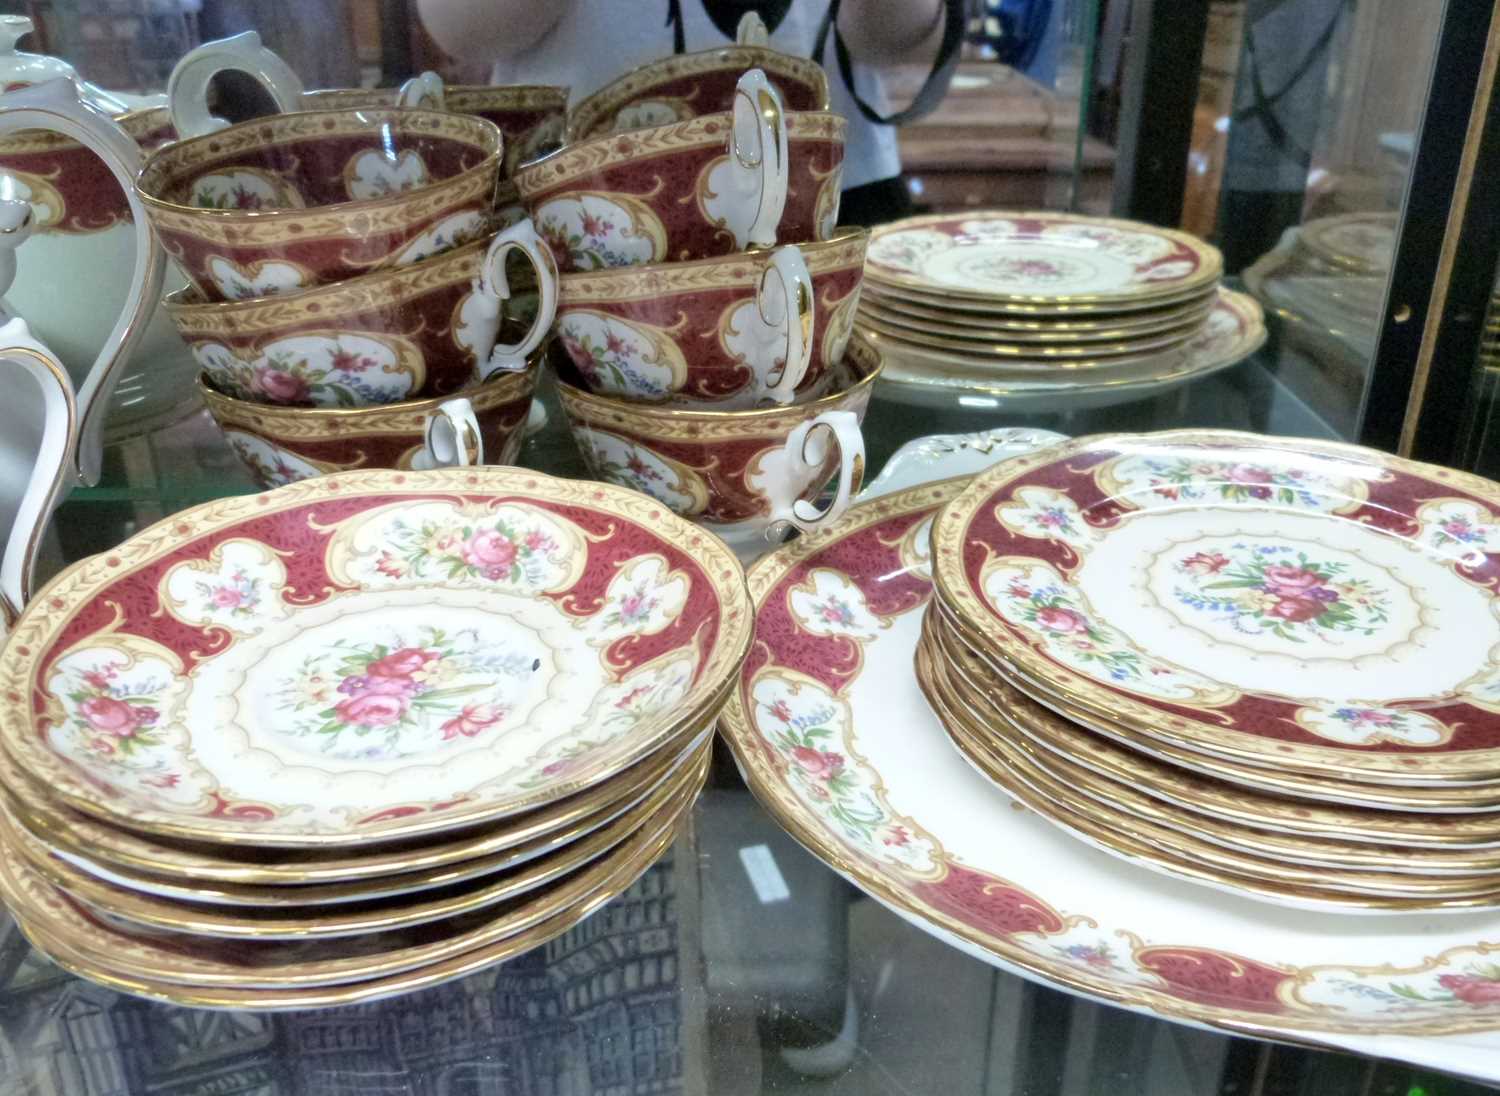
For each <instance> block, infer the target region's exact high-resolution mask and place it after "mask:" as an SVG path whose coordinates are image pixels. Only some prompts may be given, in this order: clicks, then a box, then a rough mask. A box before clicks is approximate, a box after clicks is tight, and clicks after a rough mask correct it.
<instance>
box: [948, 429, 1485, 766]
mask: <svg viewBox="0 0 1500 1096" xmlns="http://www.w3.org/2000/svg"><path fill="white" fill-rule="evenodd" d="M1143 442H1145V443H1151V444H1155V445H1188V446H1192V445H1199V446H1202V445H1211V444H1213V443H1220V444H1223V443H1230V444H1231V445H1235V446H1238V447H1239V448H1241V449H1252V450H1260V451H1266V450H1271V451H1275V452H1279V453H1282V454H1289V455H1292V456H1299V455H1305V456H1307V457H1310V458H1330V457H1331V458H1335V459H1341V460H1346V461H1348V462H1350V463H1353V464H1358V465H1361V466H1364V467H1368V468H1371V469H1373V470H1376V471H1380V472H1390V471H1395V472H1400V473H1403V474H1405V475H1408V476H1413V477H1415V478H1417V479H1420V480H1423V481H1426V482H1428V483H1433V484H1442V485H1443V486H1444V487H1446V488H1451V489H1456V490H1459V491H1463V492H1466V493H1468V494H1470V495H1473V496H1474V497H1476V498H1478V499H1481V500H1485V501H1486V502H1488V503H1489V504H1490V505H1493V506H1497V507H1500V485H1497V484H1495V483H1493V482H1491V481H1489V480H1486V479H1482V478H1480V477H1478V476H1474V475H1471V474H1469V473H1466V472H1457V471H1454V470H1453V469H1448V468H1441V467H1438V466H1436V465H1429V464H1421V463H1419V462H1416V461H1410V460H1405V459H1403V458H1400V457H1392V456H1389V455H1387V454H1384V453H1380V452H1378V451H1376V450H1372V449H1366V448H1363V447H1361V446H1357V445H1349V444H1346V443H1342V442H1324V441H1312V440H1307V439H1296V438H1291V439H1284V438H1274V437H1267V436H1263V435H1259V434H1250V433H1245V432H1242V431H1234V430H1167V431H1159V432H1155V433H1147V434H1095V435H1090V436H1087V437H1082V438H1076V439H1074V440H1073V441H1070V442H1065V443H1062V444H1060V445H1059V446H1057V447H1056V448H1055V449H1053V450H1049V451H1048V453H1046V454H1042V455H1040V456H1037V455H1028V456H1023V457H1018V458H1017V459H1015V460H1013V461H1006V462H1005V463H1004V464H1003V465H1001V466H998V467H997V468H995V469H992V470H990V471H988V472H983V473H981V474H980V475H979V476H977V477H976V478H975V480H974V482H973V483H972V484H971V485H970V487H969V489H968V490H966V491H965V492H964V494H963V495H961V496H960V497H959V498H957V499H955V500H954V501H953V503H952V505H950V506H949V507H947V508H946V509H945V510H944V512H943V514H942V516H941V517H940V518H939V520H938V521H937V522H936V523H935V526H934V529H933V561H934V566H933V579H934V586H935V588H936V590H937V596H938V598H939V600H940V601H941V602H942V604H943V605H944V606H945V607H946V608H947V609H948V610H949V611H950V614H951V615H952V616H954V617H956V618H957V619H959V620H961V621H962V622H963V624H964V625H965V629H966V631H968V632H969V633H970V634H972V635H976V636H982V637H983V649H984V650H985V651H986V652H987V653H989V654H991V655H993V657H994V658H996V659H999V660H1001V661H1002V662H1004V663H1005V665H1006V666H1007V667H1011V666H1014V668H1015V671H1016V672H1017V673H1020V674H1023V675H1025V676H1026V677H1027V678H1028V679H1031V680H1034V681H1037V682H1039V683H1040V684H1041V685H1042V687H1044V688H1045V690H1046V692H1047V694H1048V695H1049V696H1051V697H1055V698H1056V699H1057V700H1058V701H1059V702H1060V703H1061V704H1062V705H1063V706H1065V707H1066V708H1067V709H1069V710H1070V711H1071V712H1078V713H1088V714H1089V715H1090V716H1097V717H1098V718H1100V719H1103V720H1107V721H1110V722H1115V723H1119V724H1122V725H1124V726H1127V727H1129V728H1131V729H1132V730H1133V731H1136V732H1138V733H1140V734H1143V735H1145V736H1147V737H1148V738H1151V739H1154V740H1158V741H1168V742H1172V743H1175V744H1177V745H1180V746H1182V747H1183V748H1185V749H1188V750H1192V751H1196V752H1212V753H1214V754H1217V755H1218V756H1220V757H1223V758H1226V759H1229V760H1232V761H1236V762H1240V763H1243V764H1250V765H1257V764H1258V765H1260V766H1264V767H1266V768H1272V769H1283V770H1285V769H1296V770H1299V771H1301V772H1303V773H1306V774H1313V775H1320V776H1329V777H1332V778H1334V779H1336V780H1346V781H1347V780H1350V779H1351V777H1354V776H1356V775H1357V777H1358V778H1359V780H1360V781H1361V782H1363V783H1365V784H1373V785H1377V786H1379V787H1380V788H1384V787H1386V786H1394V787H1411V786H1422V785H1427V786H1445V785H1446V786H1449V787H1451V786H1453V782H1454V779H1455V778H1457V779H1461V780H1465V781H1469V782H1471V783H1477V782H1484V781H1490V782H1495V781H1496V780H1497V778H1500V749H1497V748H1488V749H1478V750H1464V751H1454V752H1451V753H1448V754H1434V755H1427V756H1421V755H1414V754H1403V755H1400V757H1401V763H1400V764H1397V763H1395V762H1394V761H1393V758H1392V756H1391V755H1389V754H1387V755H1381V754H1371V753H1363V752H1361V751H1359V750H1357V749H1343V750H1340V749H1335V748H1333V747H1329V746H1320V745H1307V744H1303V743H1283V742H1279V741H1278V742H1276V743H1274V744H1272V743H1268V742H1267V741H1266V740H1264V739H1260V738H1258V737H1256V736H1255V735H1254V734H1251V733H1249V732H1244V731H1232V730H1225V729H1223V728H1222V727H1220V726H1218V725H1217V724H1215V723H1211V722H1209V721H1208V720H1207V719H1195V718H1192V717H1189V716H1169V715H1168V714H1167V713H1166V712H1164V711H1163V710H1162V709H1161V708H1160V707H1157V706H1155V705H1153V704H1149V703H1146V702H1144V701H1141V700H1138V699H1136V698H1135V697H1134V696H1131V695H1126V694H1124V693H1123V692H1120V691H1115V690H1112V689H1109V688H1107V687H1105V686H1102V685H1100V684H1099V683H1098V682H1096V681H1094V680H1093V679H1091V678H1088V677H1087V676H1086V675H1084V674H1081V673H1078V672H1076V671H1073V670H1070V669H1068V668H1066V667H1063V666H1060V665H1057V664H1054V663H1052V662H1051V661H1050V660H1047V659H1045V658H1043V657H1042V656H1040V655H1039V654H1037V653H1036V652H1035V651H1034V650H1033V649H1032V648H1031V647H1030V645H1029V644H1028V643H1026V642H1025V641H1024V640H1023V639H1022V638H1021V637H1019V636H1018V635H1016V634H1013V633H1012V631H1011V630H1010V629H1009V627H1008V626H1006V624H1005V623H1004V622H1003V621H1002V620H1001V619H1000V618H998V617H997V616H995V615H994V614H993V613H992V612H991V611H990V610H989V609H988V608H987V606H986V605H985V604H984V603H983V601H982V600H981V599H980V598H979V597H978V596H977V595H976V594H975V593H974V592H973V591H972V590H971V589H970V588H969V584H968V581H967V578H966V576H965V575H964V573H963V563H962V558H963V552H964V544H965V543H966V539H967V536H968V527H969V525H970V523H971V522H972V521H973V519H974V516H975V515H976V514H977V513H978V511H979V510H980V509H981V508H983V507H984V506H985V505H986V504H987V501H988V500H989V499H990V498H992V497H993V496H994V495H995V494H996V493H997V492H999V491H1001V490H1003V489H1004V488H1005V487H1006V485H1007V484H1010V483H1013V482H1015V480H1016V479H1018V478H1019V477H1021V476H1024V475H1026V474H1028V473H1029V472H1031V471H1033V470H1034V469H1036V468H1037V467H1039V466H1041V465H1042V464H1051V463H1054V462H1061V461H1066V460H1067V459H1068V458H1069V457H1072V456H1074V455H1077V454H1081V453H1086V452H1089V451H1091V450H1096V449H1099V448H1102V447H1110V446H1114V447H1119V446H1127V447H1130V448H1138V447H1139V446H1140V445H1141V444H1142V443H1143ZM1492 791H1493V789H1492Z"/></svg>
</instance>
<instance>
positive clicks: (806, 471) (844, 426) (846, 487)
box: [768, 411, 865, 533]
mask: <svg viewBox="0 0 1500 1096" xmlns="http://www.w3.org/2000/svg"><path fill="white" fill-rule="evenodd" d="M830 444H833V445H836V446H838V453H839V485H838V490H837V491H836V492H835V493H834V496H833V501H832V502H830V503H829V504H828V505H827V506H826V507H824V508H823V509H822V510H819V509H818V508H817V507H816V506H814V505H813V504H812V503H811V502H808V501H807V500H806V499H796V500H795V501H793V502H792V504H791V506H790V507H788V508H786V509H784V510H782V511H781V512H780V513H776V514H773V515H772V516H771V525H770V528H769V530H768V532H771V533H775V532H779V531H784V530H785V528H786V526H788V525H792V526H795V527H796V528H798V529H800V530H802V532H804V533H811V532H814V531H815V530H817V529H821V528H823V526H825V525H828V524H830V523H831V522H835V521H837V520H838V519H839V518H840V517H842V516H843V513H844V511H845V510H847V509H849V502H850V500H852V499H853V498H854V496H855V495H856V494H858V493H859V489H860V487H861V486H862V485H863V483H864V478H865V439H864V435H863V434H861V433H860V429H859V419H858V417H856V416H855V414H854V412H853V411H824V412H823V413H822V414H821V415H819V416H818V417H817V418H815V419H809V420H808V421H807V422H804V423H802V424H801V425H800V426H798V427H797V428H796V429H795V430H793V431H792V432H791V433H790V434H788V435H787V439H786V443H785V444H784V445H783V446H782V452H783V453H784V454H785V456H786V469H787V473H786V474H787V476H788V477H790V478H791V479H792V480H793V481H795V480H797V479H799V478H801V477H803V476H812V475H815V474H816V473H817V471H818V469H819V468H822V467H823V462H824V461H825V460H826V459H827V457H828V446H829V445H830Z"/></svg>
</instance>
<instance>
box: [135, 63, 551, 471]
mask: <svg viewBox="0 0 1500 1096" xmlns="http://www.w3.org/2000/svg"><path fill="white" fill-rule="evenodd" d="M246 50H249V51H251V53H250V54H247V53H246V52H245V51H246ZM265 54H266V51H264V50H262V49H261V47H260V46H259V43H258V41H256V40H254V38H253V36H251V37H250V38H248V39H246V38H241V39H236V40H233V41H230V42H223V43H214V44H212V46H210V47H208V49H207V50H205V51H201V52H200V53H198V54H194V55H190V56H189V57H188V58H185V59H184V61H183V63H182V64H181V65H180V66H179V68H178V72H177V74H176V75H174V79H173V87H172V89H171V90H172V106H173V110H174V117H177V116H180V117H181V118H182V127H181V131H182V132H191V131H193V130H194V129H210V130H211V132H208V133H204V134H203V135H201V136H196V137H191V138H190V139H187V140H182V141H179V142H177V143H176V144H173V145H170V146H167V147H165V148H163V149H160V150H158V151H157V152H156V153H155V154H154V155H153V156H152V157H151V158H150V159H149V160H148V161H147V163H146V165H145V167H144V168H143V169H142V171H141V174H140V176H139V179H138V181H137V192H138V196H139V198H140V201H141V203H142V205H143V206H144V208H145V211H146V215H147V216H148V217H149V218H150V220H151V223H152V226H153V227H154V228H155V230H156V233H157V236H158V237H159V239H160V240H161V242H162V245H163V246H164V247H165V248H166V251H167V253H168V254H169V255H170V256H171V257H172V258H173V259H175V260H176V262H177V264H178V266H179V267H181V269H182V271H183V273H184V274H185V275H186V276H187V279H188V282H189V286H188V287H187V288H186V289H183V290H181V291H179V292H177V293H174V294H172V295H170V296H169V297H168V298H167V300H166V302H165V303H166V307H167V310H168V311H169V313H170V314H171V317H172V320H173V322H174V323H175V324H176V326H177V330H178V331H179V332H180V333H181V334H182V336H183V338H184V339H185V340H186V341H187V343H188V345H189V346H190V348H191V350H192V353H193V355H194V357H195V358H196V359H197V361H198V363H199V364H200V365H201V367H202V369H203V372H202V375H201V376H200V378H199V385H200V387H201V389H202V394H203V398H204V401H205V402H206V403H207V405H208V408H209V411H210V412H211V413H212V414H213V416H214V419H215V420H216V421H217V422H218V424H219V426H220V427H221V428H222V429H223V431H224V435H225V437H226V439H227V440H228V441H229V443H230V445H231V446H232V447H233V449H234V450H235V452H236V453H237V454H238V455H239V456H240V458H241V459H242V460H243V461H244V463H245V465H246V467H247V468H248V469H249V470H250V472H251V474H252V475H253V476H254V478H255V479H256V480H257V481H258V482H259V483H260V484H261V485H262V486H275V485H279V484H283V483H288V482H291V481H293V480H299V479H303V478H306V477H308V476H314V475H320V474H323V473H327V472H334V471H340V470H344V469H349V468H423V467H434V466H438V465H452V464H477V463H491V464H500V463H509V462H511V461H512V460H513V459H514V457H515V455H516V452H517V451H518V449H519V447H520V444H521V441H522V438H523V434H524V424H525V422H526V420H527V416H528V412H529V410H530V407H531V398H532V391H533V389H534V387H535V384H536V376H537V371H538V366H539V361H540V354H541V347H542V344H543V342H544V340H545V338H546V335H547V332H548V329H549V327H550V326H551V322H552V304H553V301H554V300H555V293H556V270H555V268H554V266H553V264H552V259H551V255H550V252H549V251H548V249H547V248H546V246H545V245H544V244H542V242H541V240H540V239H539V238H538V236H537V235H536V233H535V231H534V230H533V229H532V227H531V225H530V223H529V222H527V221H524V220H523V221H521V222H519V223H515V224H512V225H510V226H509V227H507V228H504V229H498V228H497V224H498V221H497V217H496V208H495V204H496V196H497V192H498V188H499V185H500V183H501V182H502V180H503V179H504V178H505V171H504V163H505V154H506V146H505V138H504V136H503V135H502V133H501V130H500V129H499V128H498V127H497V126H496V125H495V124H494V122H492V121H490V120H489V119H487V118H483V117H480V116H478V115H477V114H470V113H466V112H460V111H459V110H453V111H448V110H426V109H398V108H397V107H394V106H385V105H381V103H380V101H379V100H373V101H371V100H368V97H370V96H384V97H387V98H391V97H392V96H391V93H390V92H368V93H365V92H350V93H343V92H339V93H312V94H309V95H306V96H304V95H303V94H302V93H301V90H300V85H298V86H295V87H294V88H293V89H292V90H291V91H290V92H288V91H287V88H286V86H285V85H286V82H287V79H290V80H292V81H294V80H295V77H289V78H287V79H283V80H282V81H281V82H280V91H279V93H278V94H277V95H276V98H277V99H278V102H282V100H285V102H282V105H283V106H284V107H288V108H289V109H290V112H289V113H283V114H279V115H274V116H272V117H268V118H260V119H256V120H253V121H248V122H242V123H240V124H238V125H233V126H228V127H226V128H214V125H213V120H212V119H211V118H210V116H209V115H208V114H207V112H206V110H205V109H201V104H199V103H197V102H196V99H197V98H201V96H202V95H203V93H204V91H205V90H206V87H207V83H208V77H209V76H211V75H212V73H213V72H215V71H217V70H218V69H221V68H247V67H248V68H254V67H257V65H256V64H255V63H252V62H255V56H254V55H265ZM270 56H271V57H272V58H274V55H270ZM283 67H284V66H283ZM415 84H416V85H417V86H418V90H419V91H421V90H423V89H422V88H421V86H420V85H421V81H418V82H415ZM528 90H538V89H528ZM540 90H546V91H553V92H558V93H560V94H561V95H565V92H562V89H540ZM350 95H353V96H365V97H367V98H364V99H348V101H347V102H346V101H345V99H341V98H339V96H345V98H347V97H348V96H350ZM424 96H425V98H424V100H423V101H433V102H434V103H435V105H436V104H440V103H442V89H441V88H440V87H439V88H437V89H426V91H425V92H424ZM553 99H554V100H556V101H557V107H556V109H557V110H560V109H561V105H560V104H561V99H560V98H559V97H558V96H553ZM406 101H407V99H406V97H405V93H404V92H403V96H402V98H400V99H397V100H396V102H398V103H405V102H406ZM372 102H373V105H372ZM325 104H331V105H332V107H333V108H332V109H320V108H321V107H323V106H324V105H325ZM549 109H551V108H549ZM536 124H537V125H541V123H536ZM543 128H545V127H543ZM508 261H509V263H510V266H511V269H509V270H507V265H508ZM513 290H519V291H517V292H513Z"/></svg>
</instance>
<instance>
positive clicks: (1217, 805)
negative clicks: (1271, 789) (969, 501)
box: [934, 613, 1500, 871]
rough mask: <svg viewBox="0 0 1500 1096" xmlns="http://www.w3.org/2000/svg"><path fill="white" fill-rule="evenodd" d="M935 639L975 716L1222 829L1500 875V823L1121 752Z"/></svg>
mask: <svg viewBox="0 0 1500 1096" xmlns="http://www.w3.org/2000/svg"><path fill="white" fill-rule="evenodd" d="M939 616H940V617H942V614H941V613H940V614H939ZM934 632H935V634H936V636H937V638H938V641H939V642H940V643H941V644H942V646H943V654H944V661H943V667H944V669H945V670H946V671H947V672H949V673H950V674H953V675H955V676H956V677H958V678H961V679H962V680H963V681H964V682H965V684H966V685H967V686H968V687H969V688H970V689H971V690H972V692H971V694H970V695H969V696H968V697H967V698H966V700H967V702H968V703H969V704H970V705H971V706H980V705H982V707H983V710H984V711H985V712H987V713H989V714H991V715H993V716H994V717H995V718H997V719H999V720H1001V721H1002V722H1003V724H1004V726H1005V727H1006V729H1007V730H1008V731H1010V732H1013V733H1014V734H1017V735H1020V736H1022V737H1024V738H1025V739H1026V740H1027V741H1028V742H1030V743H1032V744H1034V745H1036V746H1038V747H1040V748H1042V749H1045V750H1049V751H1051V752H1053V753H1055V754H1057V755H1059V756H1061V757H1065V758H1067V759H1068V760H1069V761H1070V762H1072V763H1074V764H1075V765H1080V766H1083V767H1085V768H1087V769H1089V770H1090V771H1091V772H1094V773H1097V774H1099V775H1101V776H1105V777H1108V778H1109V779H1111V780H1113V781H1118V782H1121V783H1124V784H1127V785H1129V786H1131V787H1134V788H1139V789H1140V790H1142V791H1144V792H1146V793H1148V794H1150V795H1153V796H1155V797H1156V798H1158V799H1161V800H1163V801H1165V802H1168V803H1171V804H1174V805H1175V806H1178V807H1183V808H1186V809H1187V810H1191V811H1195V812H1197V813H1199V814H1202V815H1205V816H1206V817H1209V818H1214V819H1218V820H1219V821H1221V822H1227V823H1230V824H1234V825H1244V826H1252V827H1256V828H1258V829H1263V830H1270V831H1273V832H1280V833H1285V834H1301V835H1309V836H1329V835H1337V836H1338V837H1340V838H1341V839H1342V840H1345V841H1348V842H1364V843H1366V844H1369V845H1371V846H1372V847H1375V848H1378V847H1379V846H1389V845H1396V846H1400V847H1403V848H1409V849H1417V848H1420V849H1423V850H1426V852H1427V854H1428V855H1435V854H1437V853H1439V852H1442V853H1444V858H1443V861H1442V862H1444V863H1452V864H1453V865H1455V866H1457V867H1461V868H1464V869H1466V870H1471V871H1479V870H1492V869H1494V868H1500V813H1497V812H1493V811H1492V812H1488V813H1479V812H1473V813H1462V814H1436V815H1435V814H1433V813H1418V812H1416V811H1397V810H1387V809H1376V808H1370V807H1360V806H1345V805H1343V804H1339V803H1330V802H1327V801H1326V800H1313V799H1306V798H1303V799H1298V798H1294V797H1292V796H1291V795H1288V794H1275V793H1266V792H1258V791H1255V790H1253V789H1251V788H1248V787H1245V786H1243V785H1238V784H1232V783H1230V782H1228V781H1225V780H1218V779H1214V778H1212V777H1208V776H1203V775H1200V774H1198V773H1196V772H1194V771H1193V770H1191V769H1187V768H1184V767H1182V766H1180V765H1174V764H1169V763H1166V762H1164V761H1162V760H1160V759H1158V758H1156V757H1155V756H1153V755H1151V754H1149V753H1146V752H1143V751H1140V750H1135V749H1130V748H1127V747H1124V746H1122V745H1120V744H1117V743H1115V742H1114V741H1112V740H1111V739H1109V738H1107V737H1104V736H1101V735H1098V734H1096V733H1095V732H1094V731H1092V730H1090V729H1089V728H1086V727H1084V726H1082V725H1081V724H1078V723H1075V722H1073V721H1072V720H1070V719H1067V718H1065V717H1063V716H1061V715H1058V714H1057V713H1056V712H1053V711H1052V710H1051V709H1050V708H1047V707H1045V706H1043V705H1041V704H1038V703H1037V702H1036V701H1034V700H1032V699H1031V698H1030V697H1028V696H1026V695H1025V694H1024V693H1021V692H1019V691H1018V690H1016V689H1014V688H1012V687H1011V686H1010V685H1008V684H1006V683H1005V682H1004V681H1003V680H1002V679H1001V678H1000V677H999V676H998V675H996V674H995V672H994V670H993V669H992V668H991V667H990V666H989V665H988V664H987V663H985V662H984V660H983V659H982V658H981V657H980V656H979V655H978V654H977V653H976V652H975V651H973V650H972V649H971V648H970V647H969V646H968V644H967V642H966V641H964V640H963V639H962V638H961V637H958V636H957V635H955V634H954V632H953V630H952V628H951V627H950V626H947V625H946V618H944V625H943V626H939V627H937V628H935V629H934ZM1304 790H1305V791H1307V792H1309V793H1316V792H1318V791H1319V790H1320V788H1319V787H1318V786H1317V784H1315V783H1314V784H1312V785H1311V786H1306V787H1305V788H1304Z"/></svg>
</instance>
